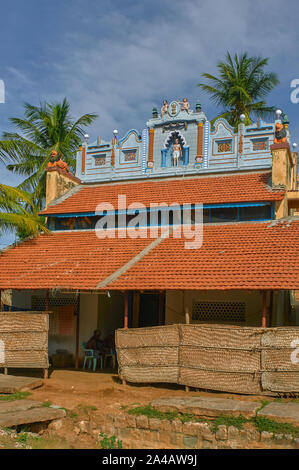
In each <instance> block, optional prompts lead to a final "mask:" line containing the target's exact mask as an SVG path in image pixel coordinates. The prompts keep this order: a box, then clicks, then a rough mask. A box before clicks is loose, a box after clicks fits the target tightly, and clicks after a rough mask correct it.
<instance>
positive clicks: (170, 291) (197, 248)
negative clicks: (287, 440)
mask: <svg viewBox="0 0 299 470" xmlns="http://www.w3.org/2000/svg"><path fill="white" fill-rule="evenodd" d="M111 135H113V137H112V139H106V140H105V139H102V138H100V137H98V138H97V139H96V140H95V141H92V142H89V139H88V138H87V136H86V139H85V142H83V143H82V146H81V148H80V149H79V150H78V153H77V164H76V172H75V175H73V174H71V173H70V172H69V171H68V169H67V167H66V166H63V165H62V164H61V163H59V162H61V159H57V162H56V163H55V158H54V159H53V161H52V162H51V163H50V165H49V166H48V167H47V168H46V169H45V171H46V172H47V194H46V207H45V209H44V210H43V211H42V212H41V214H42V215H44V216H46V217H47V224H48V228H49V229H50V231H51V233H50V234H44V233H41V234H40V235H39V236H38V237H36V238H33V239H30V240H26V241H24V242H21V243H18V244H15V245H13V246H10V247H8V248H7V249H5V250H3V252H2V254H1V256H0V268H1V269H0V273H1V274H0V289H2V291H3V290H8V289H11V290H12V294H11V306H10V308H12V309H15V310H20V309H26V310H50V311H52V314H50V331H49V335H50V336H49V352H50V354H52V353H54V352H55V351H56V350H57V349H59V348H60V349H65V350H68V351H69V352H70V353H72V354H73V355H74V357H76V363H77V365H78V361H79V359H80V356H82V350H81V344H82V342H83V341H86V340H87V339H88V338H89V337H90V336H91V334H92V332H93V330H94V329H96V328H99V329H100V330H101V332H102V335H103V337H106V336H108V335H109V334H114V332H115V330H116V329H118V328H122V327H125V328H127V327H128V328H139V327H150V326H155V325H170V324H176V323H184V322H185V319H186V315H187V316H188V318H189V319H190V323H205V324H206V323H209V324H226V325H238V326H244V327H247V326H259V327H260V326H262V327H277V326H292V325H293V326H295V325H297V326H299V307H298V300H296V295H295V292H296V291H297V290H299V217H296V215H295V214H296V211H299V187H298V186H297V161H298V155H297V153H296V152H295V151H294V150H295V147H293V145H292V142H291V135H290V131H289V122H288V118H287V116H286V115H285V114H283V113H281V112H279V110H278V112H277V114H276V116H273V122H270V123H268V122H263V121H262V120H261V119H258V120H257V121H256V122H253V123H252V124H250V125H248V126H246V125H245V124H244V119H243V116H241V117H240V124H239V126H238V128H237V129H234V128H232V127H231V126H230V125H229V123H228V122H227V121H226V120H225V119H222V118H220V119H217V120H216V121H215V122H214V123H213V124H211V123H210V121H209V120H208V118H207V116H206V114H205V113H204V112H203V110H202V109H201V105H200V103H199V102H198V103H196V104H195V106H194V109H192V106H191V105H190V104H189V103H188V100H186V99H184V100H182V101H179V100H174V101H172V102H171V103H169V104H168V103H167V101H164V103H163V106H162V109H161V112H160V113H159V112H158V110H157V109H156V108H154V109H153V111H152V117H151V118H150V119H149V120H148V121H147V123H146V125H145V127H144V129H142V130H141V131H138V130H136V129H131V130H129V131H128V132H127V133H126V134H125V135H124V136H123V137H121V138H120V137H119V136H118V132H117V131H116V130H115V131H114V132H112V133H111ZM54 157H55V156H54ZM62 159H63V157H62ZM62 163H63V162H62ZM178 233H179V235H178ZM196 237H198V238H197V239H196V240H195V238H196ZM195 242H198V243H197V245H196V243H195ZM297 299H298V296H297Z"/></svg>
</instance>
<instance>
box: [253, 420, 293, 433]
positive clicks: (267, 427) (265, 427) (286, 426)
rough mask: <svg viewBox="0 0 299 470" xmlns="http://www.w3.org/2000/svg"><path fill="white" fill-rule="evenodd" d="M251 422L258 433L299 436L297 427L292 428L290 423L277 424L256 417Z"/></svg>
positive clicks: (276, 422)
mask: <svg viewBox="0 0 299 470" xmlns="http://www.w3.org/2000/svg"><path fill="white" fill-rule="evenodd" d="M251 421H252V422H253V424H254V425H255V427H256V429H257V430H258V431H259V432H263V431H267V432H273V433H274V434H291V435H292V436H294V437H298V436H299V427H298V426H293V425H292V424H290V423H279V422H278V421H273V420H272V419H268V418H264V417H263V416H256V417H255V418H252V419H251Z"/></svg>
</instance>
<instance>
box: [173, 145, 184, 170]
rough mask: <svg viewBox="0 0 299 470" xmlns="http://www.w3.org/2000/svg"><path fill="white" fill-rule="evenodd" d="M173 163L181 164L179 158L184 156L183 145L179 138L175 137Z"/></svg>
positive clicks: (175, 164)
mask: <svg viewBox="0 0 299 470" xmlns="http://www.w3.org/2000/svg"><path fill="white" fill-rule="evenodd" d="M172 152H173V154H172V156H173V165H174V166H179V158H180V157H181V156H182V147H181V144H180V143H179V139H175V143H174V144H173V146H172Z"/></svg>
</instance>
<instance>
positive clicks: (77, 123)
mask: <svg viewBox="0 0 299 470" xmlns="http://www.w3.org/2000/svg"><path fill="white" fill-rule="evenodd" d="M24 108H25V109H24V117H23V118H16V117H12V118H10V122H11V123H12V124H13V125H14V126H15V127H16V130H17V132H4V133H3V136H2V140H0V160H2V161H3V162H4V163H8V164H7V168H8V170H10V171H12V172H14V173H17V174H19V175H23V176H24V177H25V180H24V181H23V182H22V183H21V184H20V185H19V186H18V187H19V188H20V189H22V190H25V191H27V192H30V193H32V199H33V202H34V205H35V206H36V207H37V208H38V209H41V208H42V206H43V203H44V198H45V189H46V174H45V171H44V170H45V167H46V166H47V164H48V162H49V160H50V154H51V151H52V150H56V151H57V152H58V154H59V155H62V156H63V159H64V161H65V162H66V163H68V165H69V166H70V168H71V169H74V167H75V162H76V152H77V150H78V148H79V147H80V145H81V142H82V140H83V137H84V133H85V130H84V128H85V127H86V126H88V125H90V124H92V123H93V122H94V120H95V119H96V118H97V115H96V114H84V115H83V116H81V117H80V118H79V119H77V120H73V119H72V118H71V116H70V104H69V103H68V101H67V99H66V98H65V99H64V100H63V101H62V103H46V102H45V103H41V104H40V106H33V105H30V104H28V103H25V105H24Z"/></svg>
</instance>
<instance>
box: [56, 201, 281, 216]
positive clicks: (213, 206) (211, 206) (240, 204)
mask: <svg viewBox="0 0 299 470" xmlns="http://www.w3.org/2000/svg"><path fill="white" fill-rule="evenodd" d="M186 204H187V203H186ZM188 204H189V203H188ZM269 205H271V210H272V212H273V204H272V202H270V201H266V202H236V203H234V202H233V203H227V204H203V209H225V208H228V207H256V206H269ZM180 206H181V208H182V204H180ZM192 206H194V208H195V209H199V208H200V207H201V204H192ZM168 209H169V207H152V208H150V207H146V208H143V207H142V208H140V209H136V210H139V211H140V212H149V211H150V210H157V211H167V210H168ZM170 209H171V208H170ZM125 212H126V211H125V210H121V211H118V210H116V211H108V212H107V215H111V214H114V213H116V214H124V213H125ZM95 215H98V214H96V213H95V212H71V213H66V214H47V217H57V218H65V217H85V216H86V217H88V216H91V217H92V216H95Z"/></svg>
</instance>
